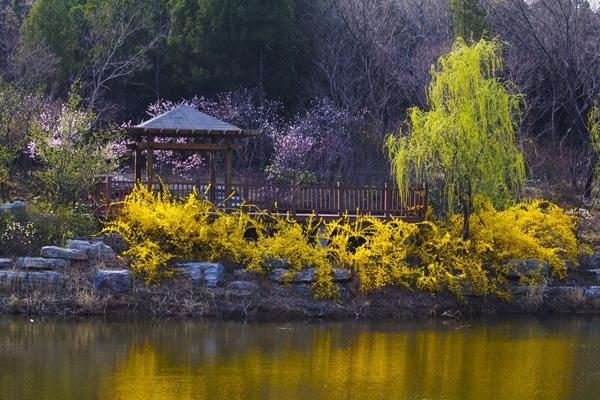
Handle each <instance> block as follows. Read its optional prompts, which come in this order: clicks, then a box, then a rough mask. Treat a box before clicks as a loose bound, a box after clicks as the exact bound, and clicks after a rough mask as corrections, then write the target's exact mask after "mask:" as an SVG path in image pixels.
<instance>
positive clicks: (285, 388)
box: [0, 318, 600, 400]
mask: <svg viewBox="0 0 600 400" xmlns="http://www.w3.org/2000/svg"><path fill="white" fill-rule="evenodd" d="M599 391H600V320H598V319H566V320H562V321H561V320H544V321H541V320H511V321H494V322H468V323H458V324H456V323H454V324H442V323H440V322H423V321H421V322H410V323H401V324H383V323H378V324H367V323H321V324H314V323H313V324H302V323H294V324H264V325H252V324H250V325H244V324H239V323H201V322H193V321H162V322H139V323H125V322H102V321H94V320H84V321H63V320H47V321H39V322H35V323H31V322H29V321H28V319H25V318H12V319H0V398H7V399H13V398H14V399H24V398H31V399H37V398H44V399H140V400H141V399H143V400H147V399H173V398H177V399H203V398H211V399H217V398H223V399H237V398H248V399H286V400H292V399H549V400H551V399H596V398H598V395H597V393H598V392H599Z"/></svg>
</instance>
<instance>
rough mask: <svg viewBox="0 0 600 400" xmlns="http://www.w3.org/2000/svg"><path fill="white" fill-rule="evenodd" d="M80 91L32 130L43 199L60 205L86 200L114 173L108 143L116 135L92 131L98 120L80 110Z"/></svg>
mask: <svg viewBox="0 0 600 400" xmlns="http://www.w3.org/2000/svg"><path fill="white" fill-rule="evenodd" d="M77 93H78V92H77V87H76V86H74V89H73V91H72V93H71V96H70V100H69V103H68V104H65V105H63V107H62V110H61V111H60V112H59V113H58V114H56V115H43V116H42V117H41V118H40V119H39V120H38V121H36V123H35V124H34V126H33V129H32V142H33V145H34V148H35V157H36V159H37V160H38V161H40V162H41V163H42V164H43V166H42V168H41V169H39V170H37V171H36V172H35V175H36V178H37V179H38V181H39V183H40V189H41V192H42V193H43V195H44V197H45V198H47V199H49V200H51V201H54V202H56V203H57V204H60V205H73V204H75V203H77V202H79V201H81V200H85V199H86V198H87V195H89V194H90V193H91V192H92V191H93V190H95V188H96V186H97V184H98V182H99V179H100V178H101V177H102V176H104V175H107V174H109V173H111V172H113V171H114V169H115V167H116V164H115V160H113V159H111V153H110V149H109V147H108V143H109V141H110V140H113V139H114V138H115V136H116V133H115V132H113V131H111V130H107V131H103V132H95V131H93V130H92V127H93V124H94V121H95V116H94V114H93V113H92V112H90V111H87V110H84V109H83V108H82V107H81V97H80V96H79V95H78V94H77Z"/></svg>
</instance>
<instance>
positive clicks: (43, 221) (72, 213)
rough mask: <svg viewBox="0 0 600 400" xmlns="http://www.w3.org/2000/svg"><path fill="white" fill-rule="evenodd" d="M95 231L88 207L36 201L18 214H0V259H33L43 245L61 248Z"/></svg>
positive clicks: (94, 224) (96, 224)
mask: <svg viewBox="0 0 600 400" xmlns="http://www.w3.org/2000/svg"><path fill="white" fill-rule="evenodd" d="M98 230H99V225H98V222H97V220H96V218H95V217H94V215H93V213H92V211H91V210H90V209H89V207H87V206H84V205H82V204H75V205H74V206H72V207H67V206H56V205H54V204H50V203H47V202H44V201H40V200H36V201H32V202H30V203H28V205H27V207H26V208H24V209H23V210H22V211H19V212H0V256H11V257H12V256H32V255H33V256H35V255H37V254H39V252H40V250H41V248H42V247H43V246H48V245H56V246H60V245H64V243H65V242H66V240H67V239H71V238H75V237H88V236H91V235H93V234H95V233H97V232H98Z"/></svg>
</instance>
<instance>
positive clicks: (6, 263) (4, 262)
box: [0, 258, 16, 269]
mask: <svg viewBox="0 0 600 400" xmlns="http://www.w3.org/2000/svg"><path fill="white" fill-rule="evenodd" d="M15 266H16V265H15V262H14V261H13V260H12V259H11V258H0V269H13V268H14V267H15Z"/></svg>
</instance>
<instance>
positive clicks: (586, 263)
mask: <svg viewBox="0 0 600 400" xmlns="http://www.w3.org/2000/svg"><path fill="white" fill-rule="evenodd" d="M579 266H580V268H581V269H599V268H600V252H594V253H592V254H584V255H582V256H581V257H580V259H579Z"/></svg>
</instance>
